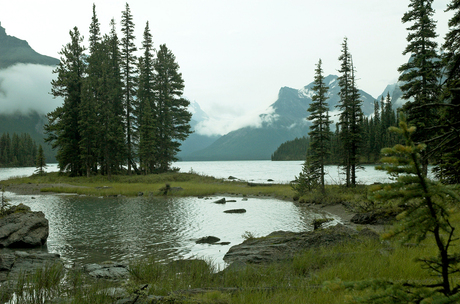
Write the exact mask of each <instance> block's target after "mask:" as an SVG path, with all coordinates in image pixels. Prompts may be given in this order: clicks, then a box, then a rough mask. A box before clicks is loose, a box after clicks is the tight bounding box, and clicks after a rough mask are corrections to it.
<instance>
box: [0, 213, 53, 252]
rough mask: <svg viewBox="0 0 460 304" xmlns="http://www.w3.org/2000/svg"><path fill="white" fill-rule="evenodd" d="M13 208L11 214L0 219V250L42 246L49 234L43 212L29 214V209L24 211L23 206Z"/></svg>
mask: <svg viewBox="0 0 460 304" xmlns="http://www.w3.org/2000/svg"><path fill="white" fill-rule="evenodd" d="M13 207H14V208H15V209H14V210H13V212H12V213H10V214H8V215H6V216H4V217H2V218H0V248H3V247H11V248H13V247H14V248H21V247H22V248H27V247H37V246H42V245H44V244H45V243H46V240H47V238H48V234H49V223H48V220H47V219H46V218H45V215H44V214H43V212H30V208H29V209H28V210H26V209H24V207H27V206H24V205H22V206H20V205H18V206H13ZM27 208H28V207H27ZM11 209H13V208H11ZM11 209H10V211H11Z"/></svg>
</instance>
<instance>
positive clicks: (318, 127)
mask: <svg viewBox="0 0 460 304" xmlns="http://www.w3.org/2000/svg"><path fill="white" fill-rule="evenodd" d="M321 64H322V62H321V59H320V60H319V61H318V64H317V65H316V70H315V79H314V86H313V88H312V89H313V91H314V95H313V97H312V102H311V104H310V107H309V108H308V111H309V112H310V115H309V116H308V118H307V119H308V120H310V121H311V122H312V125H311V127H310V132H309V133H308V135H310V140H311V142H310V148H309V154H308V156H307V158H309V159H308V161H306V162H305V164H304V166H309V167H310V168H309V169H304V170H303V171H304V172H309V174H312V175H313V176H314V177H318V182H317V184H319V186H320V187H321V191H322V192H323V193H324V192H325V187H324V175H325V173H324V166H325V164H326V160H327V159H328V155H329V154H330V151H329V145H330V140H331V136H332V135H331V132H330V129H329V125H330V124H331V121H330V120H329V114H328V111H329V107H328V104H327V99H328V97H327V93H328V90H329V87H327V86H326V85H325V84H324V76H323V69H322V67H321Z"/></svg>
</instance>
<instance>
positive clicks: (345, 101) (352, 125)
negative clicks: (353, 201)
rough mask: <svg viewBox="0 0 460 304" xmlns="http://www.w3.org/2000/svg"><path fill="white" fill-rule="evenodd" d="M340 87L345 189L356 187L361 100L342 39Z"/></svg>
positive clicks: (349, 58)
mask: <svg viewBox="0 0 460 304" xmlns="http://www.w3.org/2000/svg"><path fill="white" fill-rule="evenodd" d="M339 60H340V62H341V68H340V70H339V72H340V73H341V76H340V77H339V86H340V92H339V96H340V104H339V105H338V107H339V109H340V110H341V113H340V122H339V124H340V137H341V140H342V143H343V157H342V159H343V166H344V169H345V172H346V185H347V187H354V186H355V185H356V169H357V167H358V164H359V158H358V151H359V145H360V142H361V125H362V124H361V121H362V118H363V114H362V111H361V103H362V102H361V100H360V96H359V92H358V89H357V87H356V84H355V75H354V67H353V61H352V58H351V54H350V52H349V50H348V40H347V38H344V41H343V43H342V54H341V55H340V57H339Z"/></svg>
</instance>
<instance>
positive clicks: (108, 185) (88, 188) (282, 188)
mask: <svg viewBox="0 0 460 304" xmlns="http://www.w3.org/2000/svg"><path fill="white" fill-rule="evenodd" d="M14 184H58V185H57V186H54V187H46V188H42V189H41V191H42V192H59V193H77V194H86V195H93V196H112V195H124V196H137V195H138V193H139V192H142V193H144V195H154V196H161V195H163V190H162V189H163V188H164V187H165V185H166V184H169V185H170V187H180V188H182V190H180V191H172V192H168V195H170V196H182V197H185V196H207V195H214V194H230V195H256V196H266V195H267V196H268V195H273V196H276V197H278V198H282V199H291V198H292V197H293V196H294V192H293V190H292V189H291V188H290V186H289V185H285V184H274V185H270V186H248V184H247V183H245V182H238V181H224V180H222V179H216V178H214V177H209V176H203V175H198V174H194V173H164V174H151V175H133V176H124V175H123V176H121V175H120V176H113V177H112V178H111V179H110V180H109V179H108V178H107V177H105V176H93V177H89V178H87V177H68V176H64V175H60V174H58V173H47V174H46V175H43V176H39V175H33V176H30V177H23V178H12V179H9V180H6V181H2V182H0V185H5V186H8V185H14ZM59 184H62V185H59ZM68 185H71V186H68Z"/></svg>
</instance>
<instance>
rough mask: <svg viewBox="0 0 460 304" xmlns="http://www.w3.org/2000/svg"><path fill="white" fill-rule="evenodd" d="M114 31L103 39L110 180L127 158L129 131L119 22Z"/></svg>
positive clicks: (105, 145)
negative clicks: (124, 122)
mask: <svg viewBox="0 0 460 304" xmlns="http://www.w3.org/2000/svg"><path fill="white" fill-rule="evenodd" d="M110 26H111V31H110V34H109V35H106V36H105V37H104V40H103V43H102V45H103V48H104V51H103V53H104V54H105V57H104V60H103V66H104V68H103V69H102V70H103V78H102V79H103V88H104V95H105V98H104V106H103V108H102V112H101V121H102V122H103V130H104V132H103V134H104V137H103V145H102V155H101V157H102V169H103V174H107V175H108V177H109V178H110V177H111V176H112V173H113V172H115V173H117V172H120V170H121V168H122V165H123V164H124V162H125V157H126V145H125V140H124V139H125V132H124V127H123V117H124V111H123V95H122V77H121V71H120V53H119V40H118V36H117V32H116V28H115V20H114V19H112V20H111V22H110Z"/></svg>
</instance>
